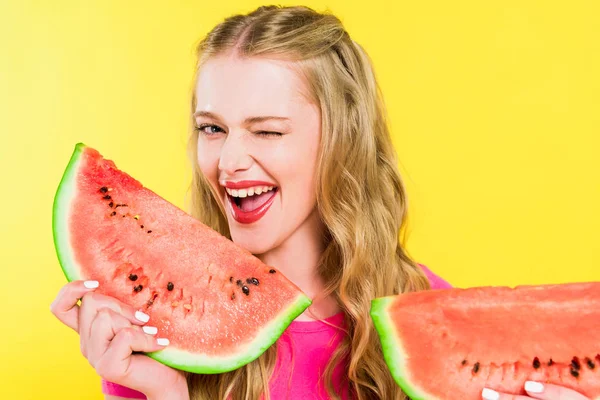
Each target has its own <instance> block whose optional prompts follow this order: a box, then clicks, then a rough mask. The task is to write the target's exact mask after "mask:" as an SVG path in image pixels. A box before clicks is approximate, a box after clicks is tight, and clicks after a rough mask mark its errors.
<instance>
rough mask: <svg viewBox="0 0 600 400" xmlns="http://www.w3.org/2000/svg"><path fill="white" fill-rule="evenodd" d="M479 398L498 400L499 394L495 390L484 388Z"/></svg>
mask: <svg viewBox="0 0 600 400" xmlns="http://www.w3.org/2000/svg"><path fill="white" fill-rule="evenodd" d="M481 397H483V398H484V399H485V400H498V399H499V398H500V393H498V392H496V391H495V390H492V389H487V388H485V389H483V391H482V392H481Z"/></svg>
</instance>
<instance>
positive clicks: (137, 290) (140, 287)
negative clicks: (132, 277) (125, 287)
mask: <svg viewBox="0 0 600 400" xmlns="http://www.w3.org/2000/svg"><path fill="white" fill-rule="evenodd" d="M143 288H144V286H142V285H137V286H136V287H134V288H133V290H134V291H135V292H141V291H142V289H143Z"/></svg>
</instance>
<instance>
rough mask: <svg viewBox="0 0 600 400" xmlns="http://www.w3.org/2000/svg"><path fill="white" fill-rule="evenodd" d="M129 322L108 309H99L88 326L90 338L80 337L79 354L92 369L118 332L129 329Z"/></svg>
mask: <svg viewBox="0 0 600 400" xmlns="http://www.w3.org/2000/svg"><path fill="white" fill-rule="evenodd" d="M132 326H133V325H131V322H129V320H128V319H127V318H125V317H124V316H122V315H121V314H119V313H117V312H115V311H113V310H111V309H110V308H101V309H100V310H98V312H97V313H96V317H95V318H94V320H93V321H92V323H91V326H90V337H89V338H86V337H85V336H83V335H82V336H80V340H81V352H82V353H83V355H84V356H85V357H86V358H87V359H88V361H89V362H90V364H91V365H92V367H96V362H97V361H98V360H99V359H100V358H101V357H102V356H103V355H104V353H106V350H107V349H108V346H109V345H110V342H111V341H112V340H113V338H114V337H115V336H116V335H117V333H118V332H119V331H121V330H122V329H125V328H130V327H132Z"/></svg>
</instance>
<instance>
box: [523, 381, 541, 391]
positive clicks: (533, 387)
mask: <svg viewBox="0 0 600 400" xmlns="http://www.w3.org/2000/svg"><path fill="white" fill-rule="evenodd" d="M525 391H527V392H531V393H543V392H544V385H542V384H541V383H539V382H533V381H527V382H525Z"/></svg>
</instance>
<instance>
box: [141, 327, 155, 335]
mask: <svg viewBox="0 0 600 400" xmlns="http://www.w3.org/2000/svg"><path fill="white" fill-rule="evenodd" d="M142 330H143V331H144V332H145V333H147V334H148V335H156V334H157V333H158V328H157V327H155V326H143V327H142Z"/></svg>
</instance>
